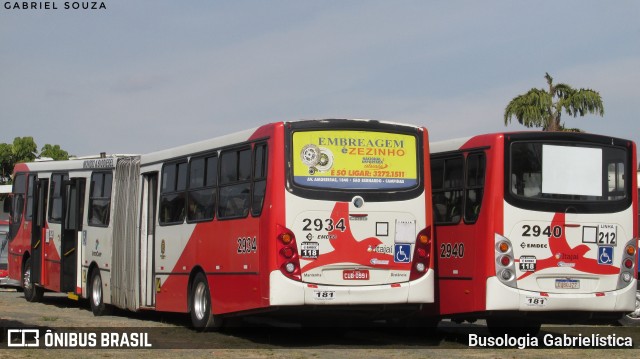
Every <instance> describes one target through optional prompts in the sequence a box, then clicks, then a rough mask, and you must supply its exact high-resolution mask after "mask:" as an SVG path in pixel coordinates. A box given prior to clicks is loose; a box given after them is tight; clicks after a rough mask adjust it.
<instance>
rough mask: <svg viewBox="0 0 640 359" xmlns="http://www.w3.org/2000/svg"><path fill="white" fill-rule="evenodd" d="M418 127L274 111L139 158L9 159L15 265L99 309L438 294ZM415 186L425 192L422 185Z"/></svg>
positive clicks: (372, 303)
mask: <svg viewBox="0 0 640 359" xmlns="http://www.w3.org/2000/svg"><path fill="white" fill-rule="evenodd" d="M428 154H429V150H428V136H427V130H426V129H425V128H422V127H415V126H408V125H400V124H394V123H384V122H378V121H370V120H322V121H298V122H279V123H272V124H268V125H264V126H262V127H260V128H257V129H252V130H248V131H244V132H240V133H235V134H231V135H227V136H223V137H218V138H214V139H211V140H207V141H202V142H197V143H193V144H189V145H185V146H181V147H177V148H172V149H168V150H164V151H159V152H155V153H150V154H146V155H142V156H112V157H105V158H95V159H83V160H72V161H64V162H39V163H28V164H20V165H18V166H16V168H15V171H14V172H15V180H14V183H15V184H14V188H13V192H14V213H13V216H12V229H11V238H12V240H11V242H10V272H11V275H12V276H13V277H14V278H21V279H22V281H23V285H24V287H25V297H26V298H27V300H38V299H40V298H41V296H42V293H43V290H51V291H56V292H68V293H70V296H71V297H83V298H89V300H90V303H91V306H92V310H93V312H94V313H95V314H97V315H99V314H102V313H103V312H104V310H105V309H106V308H108V306H109V305H112V306H116V307H120V308H126V309H129V310H133V311H136V310H144V309H151V310H158V311H169V312H182V313H191V318H192V322H193V324H194V326H195V327H197V328H206V327H215V326H218V325H220V324H221V321H222V319H223V318H224V317H225V315H228V314H231V313H234V314H242V313H243V312H245V311H255V310H261V309H276V308H291V307H296V308H299V307H301V306H313V308H321V307H323V306H324V308H331V309H337V308H338V306H340V305H346V306H348V308H350V309H356V308H361V309H373V308H374V307H375V308H376V309H379V308H380V307H382V306H380V304H383V305H384V307H394V306H393V305H394V304H395V305H397V306H396V307H399V308H401V309H407V310H416V309H417V308H419V305H420V304H423V303H432V302H433V300H434V290H433V286H434V278H435V273H434V270H433V263H432V260H433V258H432V251H433V248H432V244H431V237H432V230H433V229H432V225H431V224H432V223H431V218H432V216H431V194H430V191H429V190H428V189H429V188H431V183H430V176H429V156H428ZM425 188H426V190H425Z"/></svg>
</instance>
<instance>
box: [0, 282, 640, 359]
mask: <svg viewBox="0 0 640 359" xmlns="http://www.w3.org/2000/svg"><path fill="white" fill-rule="evenodd" d="M0 326H1V327H3V329H12V328H21V327H24V328H40V329H42V331H41V332H44V331H46V330H47V329H50V330H52V332H55V333H68V332H77V333H97V334H95V335H97V336H98V337H99V336H100V335H101V333H100V332H103V331H109V332H114V331H121V332H125V333H136V332H146V333H148V336H149V341H150V344H151V345H153V347H155V348H158V347H162V348H167V349H97V348H94V349H24V348H20V349H6V348H7V344H6V340H7V339H6V338H5V337H6V333H5V331H4V330H3V332H2V335H3V337H2V338H1V340H0V357H13V358H48V357H52V358H53V357H56V358H60V357H61V356H62V357H64V358H75V357H83V358H86V357H87V356H90V357H103V358H111V357H117V358H128V357H132V358H133V357H136V358H137V357H154V358H174V357H190V358H191V357H193V358H200V357H203V358H204V357H207V358H211V357H216V358H243V359H251V358H282V357H284V358H331V359H334V358H353V359H356V358H357V359H361V358H402V359H413V358H442V357H448V356H452V357H456V358H457V357H469V358H543V357H551V356H557V355H561V356H562V357H563V358H581V359H588V358H600V357H602V355H603V354H605V355H607V356H612V357H616V358H617V357H629V358H638V357H639V356H640V350H639V349H632V350H630V349H607V350H606V351H605V352H603V351H602V349H557V348H554V349H540V348H539V349H524V350H519V349H473V348H469V346H468V345H469V333H480V334H485V335H486V329H484V327H483V326H481V325H469V324H467V325H456V324H453V323H446V322H445V323H441V324H440V326H439V330H438V332H437V333H435V334H432V333H426V334H423V333H420V332H418V331H417V330H414V329H412V330H410V331H407V330H404V331H399V330H396V329H389V328H386V327H383V326H381V325H379V326H375V325H374V326H372V327H367V328H342V329H340V330H336V329H335V328H307V327H304V326H302V327H300V326H297V324H293V325H292V324H290V323H282V322H278V321H274V320H273V319H272V318H267V319H265V318H261V317H252V318H249V319H248V320H246V321H244V322H242V323H241V324H239V326H238V327H234V328H229V329H226V330H223V331H222V332H208V333H198V332H195V331H193V330H192V329H190V328H189V319H188V317H187V316H186V315H177V314H170V313H157V312H146V313H145V312H142V313H132V312H127V311H119V310H116V311H114V313H113V315H108V316H102V317H95V316H93V314H92V313H91V311H90V310H89V309H88V304H87V303H86V302H84V301H78V302H76V301H72V300H70V299H67V298H66V297H65V296H64V295H60V294H51V293H47V294H45V298H44V300H43V302H42V303H28V302H27V301H25V300H24V297H23V296H22V293H19V292H16V291H14V290H0ZM418 330H420V329H418ZM590 330H596V332H602V331H604V333H615V334H616V335H617V336H619V337H620V336H624V337H631V338H632V340H633V344H634V347H635V348H640V329H638V328H623V327H609V326H604V327H603V326H597V327H584V326H563V327H558V326H543V328H542V333H554V335H561V333H566V334H568V335H574V336H577V335H585V336H586V335H588V334H589V332H590ZM197 347H201V349H195V348H197ZM539 347H543V344H542V343H540V345H539ZM171 348H180V349H171ZM192 348H194V349H192Z"/></svg>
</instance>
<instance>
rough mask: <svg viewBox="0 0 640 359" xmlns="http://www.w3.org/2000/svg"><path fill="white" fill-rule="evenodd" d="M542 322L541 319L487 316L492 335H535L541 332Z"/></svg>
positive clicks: (488, 327)
mask: <svg viewBox="0 0 640 359" xmlns="http://www.w3.org/2000/svg"><path fill="white" fill-rule="evenodd" d="M541 326H542V324H541V323H540V322H539V321H536V320H533V319H525V318H487V329H489V333H491V335H492V336H494V337H498V336H504V335H510V336H515V337H524V336H527V335H530V336H532V337H535V336H537V335H538V333H539V332H540V327H541Z"/></svg>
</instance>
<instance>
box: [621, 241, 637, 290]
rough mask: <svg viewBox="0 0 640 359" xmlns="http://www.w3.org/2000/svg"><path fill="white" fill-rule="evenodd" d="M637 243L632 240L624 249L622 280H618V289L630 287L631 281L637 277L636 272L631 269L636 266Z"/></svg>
mask: <svg viewBox="0 0 640 359" xmlns="http://www.w3.org/2000/svg"><path fill="white" fill-rule="evenodd" d="M636 243H637V239H632V240H631V241H629V242H628V243H627V244H626V246H625V247H624V253H623V255H622V266H621V267H620V278H619V279H618V289H622V288H624V287H626V286H627V285H629V283H630V282H631V280H632V279H633V278H634V277H635V272H636V271H632V270H631V269H633V268H634V267H635V265H636Z"/></svg>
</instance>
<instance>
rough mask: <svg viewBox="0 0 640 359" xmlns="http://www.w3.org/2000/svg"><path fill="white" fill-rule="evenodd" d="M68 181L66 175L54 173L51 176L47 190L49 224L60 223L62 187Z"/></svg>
mask: <svg viewBox="0 0 640 359" xmlns="http://www.w3.org/2000/svg"><path fill="white" fill-rule="evenodd" d="M68 180H69V175H68V174H66V173H54V174H52V175H51V186H50V190H49V222H52V223H61V222H62V186H64V182H65V181H68Z"/></svg>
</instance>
